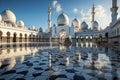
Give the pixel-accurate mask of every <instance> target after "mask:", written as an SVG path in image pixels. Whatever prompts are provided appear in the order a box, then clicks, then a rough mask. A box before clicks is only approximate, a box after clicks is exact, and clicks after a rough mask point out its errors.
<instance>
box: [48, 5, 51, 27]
mask: <svg viewBox="0 0 120 80" xmlns="http://www.w3.org/2000/svg"><path fill="white" fill-rule="evenodd" d="M50 27H51V7H50V3H49V4H48V28H49V29H50Z"/></svg>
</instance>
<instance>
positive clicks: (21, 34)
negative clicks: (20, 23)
mask: <svg viewBox="0 0 120 80" xmlns="http://www.w3.org/2000/svg"><path fill="white" fill-rule="evenodd" d="M20 42H22V33H20Z"/></svg>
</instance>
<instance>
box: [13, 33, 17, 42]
mask: <svg viewBox="0 0 120 80" xmlns="http://www.w3.org/2000/svg"><path fill="white" fill-rule="evenodd" d="M16 37H17V34H16V33H14V34H13V42H16V41H17V40H16Z"/></svg>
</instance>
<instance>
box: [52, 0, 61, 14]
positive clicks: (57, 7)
mask: <svg viewBox="0 0 120 80" xmlns="http://www.w3.org/2000/svg"><path fill="white" fill-rule="evenodd" d="M52 5H53V7H54V8H55V9H56V11H57V12H60V11H62V7H61V4H60V3H59V2H58V1H57V0H54V1H53V2H52Z"/></svg>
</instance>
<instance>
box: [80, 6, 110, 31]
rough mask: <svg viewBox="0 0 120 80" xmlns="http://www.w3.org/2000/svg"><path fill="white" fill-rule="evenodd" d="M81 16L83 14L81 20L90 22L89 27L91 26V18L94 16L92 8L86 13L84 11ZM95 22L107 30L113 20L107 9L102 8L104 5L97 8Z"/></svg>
mask: <svg viewBox="0 0 120 80" xmlns="http://www.w3.org/2000/svg"><path fill="white" fill-rule="evenodd" d="M80 14H81V19H82V20H85V21H88V20H89V22H88V23H89V25H91V23H90V21H91V18H92V15H91V8H90V9H89V10H88V11H87V12H85V11H84V10H83V9H82V10H81V11H80ZM95 20H96V21H98V23H99V26H100V27H101V28H103V29H104V28H105V27H107V26H108V25H109V23H110V20H111V17H110V15H108V14H107V12H106V10H105V8H104V7H103V6H102V5H98V6H96V9H95Z"/></svg>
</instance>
